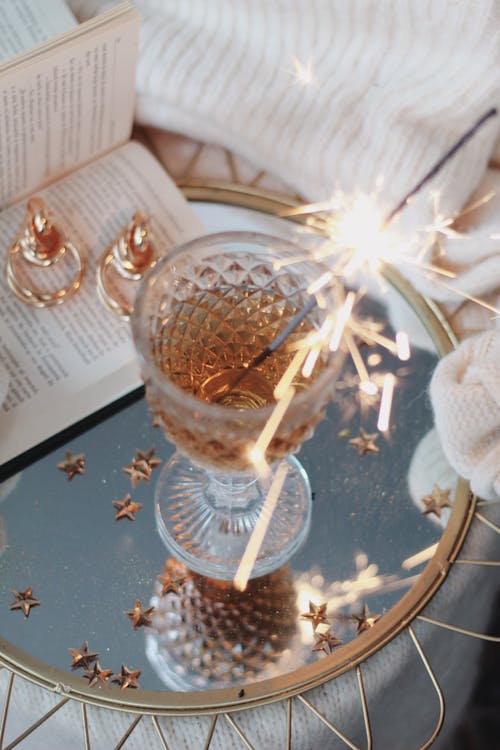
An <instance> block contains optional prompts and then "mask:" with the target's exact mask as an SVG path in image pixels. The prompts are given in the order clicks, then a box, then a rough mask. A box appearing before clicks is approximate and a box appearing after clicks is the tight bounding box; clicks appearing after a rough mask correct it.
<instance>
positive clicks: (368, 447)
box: [349, 427, 380, 456]
mask: <svg viewBox="0 0 500 750" xmlns="http://www.w3.org/2000/svg"><path fill="white" fill-rule="evenodd" d="M377 438H378V432H365V430H364V429H363V428H362V427H360V428H359V437H357V438H352V439H351V440H349V445H352V446H354V447H355V448H357V449H358V456H364V455H365V453H378V452H379V450H380V449H379V448H378V446H376V445H375V440H376V439H377Z"/></svg>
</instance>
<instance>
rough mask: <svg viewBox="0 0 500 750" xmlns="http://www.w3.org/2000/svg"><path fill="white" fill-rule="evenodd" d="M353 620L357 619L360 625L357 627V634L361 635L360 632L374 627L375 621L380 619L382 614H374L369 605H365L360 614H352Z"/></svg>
mask: <svg viewBox="0 0 500 750" xmlns="http://www.w3.org/2000/svg"><path fill="white" fill-rule="evenodd" d="M351 617H352V619H353V620H356V622H357V623H358V626H357V628H356V635H359V634H360V633H363V631H365V630H370V628H373V626H374V625H375V623H376V622H377V621H378V620H380V615H372V613H371V612H370V610H369V609H368V605H367V604H364V605H363V611H362V612H361V614H359V615H351Z"/></svg>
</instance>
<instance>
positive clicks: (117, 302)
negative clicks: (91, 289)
mask: <svg viewBox="0 0 500 750" xmlns="http://www.w3.org/2000/svg"><path fill="white" fill-rule="evenodd" d="M156 260H157V255H156V250H155V247H154V242H153V236H152V231H151V227H150V225H149V218H148V217H147V216H146V215H145V214H143V213H142V212H140V211H138V212H137V213H135V214H134V216H133V218H132V220H131V221H130V222H129V223H128V224H127V225H126V226H125V227H124V228H123V229H122V230H121V231H120V232H119V233H118V234H117V235H116V237H115V238H114V240H113V241H112V242H110V244H109V245H108V246H107V247H106V249H105V250H104V252H103V253H102V255H101V256H100V258H99V260H98V262H97V290H98V292H99V295H100V297H101V299H102V300H103V302H104V303H105V304H106V305H107V306H108V307H109V308H110V309H111V310H113V312H116V313H118V315H121V316H122V318H125V319H126V320H128V319H129V317H130V315H131V313H132V310H133V309H134V306H133V304H132V303H131V302H129V301H127V300H126V299H125V298H123V296H122V295H121V290H120V288H119V284H116V282H117V281H120V280H125V281H128V282H130V281H132V282H134V281H140V280H141V279H142V278H143V276H144V274H145V273H146V271H148V270H149V269H150V268H152V267H153V266H154V264H155V263H156ZM113 276H114V278H113ZM120 297H122V298H120Z"/></svg>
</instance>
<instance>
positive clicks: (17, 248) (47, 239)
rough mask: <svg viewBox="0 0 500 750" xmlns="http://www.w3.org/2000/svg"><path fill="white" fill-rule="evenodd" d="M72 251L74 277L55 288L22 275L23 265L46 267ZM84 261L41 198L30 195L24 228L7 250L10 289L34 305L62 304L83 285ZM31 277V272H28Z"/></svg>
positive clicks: (33, 267)
mask: <svg viewBox="0 0 500 750" xmlns="http://www.w3.org/2000/svg"><path fill="white" fill-rule="evenodd" d="M68 253H69V254H70V255H71V257H72V259H73V261H74V262H75V263H76V271H75V273H74V275H73V277H72V279H71V281H70V282H69V283H68V284H67V285H66V286H63V287H61V288H59V289H56V291H54V292H45V291H42V290H40V289H38V288H37V287H36V285H35V284H34V282H33V283H31V282H30V281H29V280H28V281H24V282H23V281H22V280H21V278H20V277H19V272H20V270H21V265H23V264H24V265H25V270H29V269H30V266H31V269H32V270H34V269H35V268H38V269H44V268H50V267H51V266H54V265H55V264H56V263H60V262H61V261H62V260H63V258H64V257H65V256H66V255H67V254H68ZM84 272H85V262H84V260H83V258H82V256H81V255H80V252H79V251H78V249H77V248H76V247H75V245H74V244H73V243H72V242H69V241H68V240H67V239H66V237H65V236H64V233H63V232H62V231H61V230H60V229H59V228H58V226H57V224H56V223H55V222H54V220H53V217H52V215H51V213H50V212H49V211H48V210H47V207H46V205H45V203H44V201H43V200H42V199H41V198H38V197H35V198H30V200H29V201H28V203H27V211H26V216H25V218H24V222H23V225H22V227H21V231H20V232H19V235H18V237H17V238H16V240H15V241H14V243H13V244H12V245H11V246H10V248H9V250H8V252H7V260H6V265H5V277H6V279H7V283H8V285H9V288H10V289H11V291H12V292H13V293H14V294H15V295H16V297H18V298H19V299H20V300H22V301H23V302H25V303H26V304H28V305H33V306H34V307H52V306H53V305H61V304H62V303H63V302H65V301H66V300H67V299H69V298H70V297H71V296H72V295H73V294H75V292H77V291H78V289H79V288H80V286H81V283H82V279H83V274H84ZM28 279H29V274H28Z"/></svg>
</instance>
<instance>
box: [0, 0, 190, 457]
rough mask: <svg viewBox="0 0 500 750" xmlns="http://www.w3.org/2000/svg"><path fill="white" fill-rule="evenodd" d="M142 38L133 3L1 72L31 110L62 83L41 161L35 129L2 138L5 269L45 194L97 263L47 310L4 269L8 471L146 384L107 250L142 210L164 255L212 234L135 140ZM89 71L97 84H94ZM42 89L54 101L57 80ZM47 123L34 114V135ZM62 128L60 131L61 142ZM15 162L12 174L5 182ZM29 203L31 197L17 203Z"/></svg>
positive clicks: (2, 419) (1, 419) (3, 416)
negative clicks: (34, 90)
mask: <svg viewBox="0 0 500 750" xmlns="http://www.w3.org/2000/svg"><path fill="white" fill-rule="evenodd" d="M82 26H85V24H84V25H82ZM137 33H138V22H137V16H136V13H135V11H133V10H131V9H130V7H129V6H128V5H127V4H126V5H124V6H120V7H119V8H118V11H115V12H114V13H110V14H105V15H104V16H103V17H102V18H101V19H100V22H95V23H93V24H92V25H91V27H90V29H89V28H88V27H87V28H86V29H82V27H76V28H74V29H73V30H71V31H69V32H67V33H66V34H64V35H63V36H62V37H60V38H59V42H58V43H57V44H56V42H55V41H54V42H47V43H44V44H42V45H41V46H40V47H39V48H38V50H39V51H38V52H37V51H36V50H32V51H30V52H29V53H26V54H24V55H20V56H18V57H17V58H14V59H13V60H12V61H10V63H9V64H8V65H6V66H4V67H1V68H0V95H1V91H3V92H5V91H6V90H7V92H10V91H11V90H14V89H15V90H17V91H18V97H22V96H24V97H25V105H26V106H28V102H29V101H30V98H29V97H30V94H29V93H28V92H29V91H30V90H31V89H30V87H31V86H32V85H35V87H36V85H37V84H36V81H37V80H38V78H39V77H41V79H42V80H43V81H45V82H47V80H49V79H50V80H52V81H54V80H55V79H54V75H55V74H54V66H56V67H57V69H58V74H57V75H58V76H59V89H58V94H57V96H58V97H59V99H58V107H57V114H58V115H60V117H59V119H57V118H56V117H55V116H54V115H53V114H52V115H50V116H49V115H48V114H47V111H48V110H47V109H45V108H44V107H45V104H47V102H46V101H45V100H44V107H42V110H41V112H40V116H43V117H45V118H46V119H44V120H43V122H42V123H40V125H41V132H40V133H37V134H36V137H37V138H39V139H40V142H41V143H43V144H44V145H43V146H42V147H40V145H39V149H41V150H37V151H36V152H35V153H34V154H31V153H30V150H29V149H30V128H31V126H32V125H31V124H30V123H28V122H27V121H24V120H20V122H23V123H24V125H25V131H23V133H22V134H21V135H20V134H19V130H18V131H16V132H17V133H18V140H19V138H20V139H21V140H22V138H24V137H25V138H26V143H24V145H22V146H21V145H19V144H18V148H17V150H16V148H15V147H14V143H13V141H12V139H11V140H10V142H6V141H5V138H3V135H4V134H3V135H2V133H1V131H0V153H1V154H2V159H3V162H2V161H0V170H1V175H2V180H0V182H1V183H3V184H2V186H1V189H2V190H3V194H2V201H3V202H4V203H5V202H6V201H9V202H11V205H9V206H8V207H6V208H4V209H3V210H2V211H0V256H1V260H2V263H3V264H4V263H5V257H6V253H7V251H8V249H9V247H10V245H11V243H12V241H13V240H14V239H15V238H16V235H17V233H18V232H19V229H20V226H21V224H22V221H23V218H24V215H25V212H26V196H28V195H29V196H31V195H35V194H36V195H38V196H40V197H41V198H42V199H43V200H44V201H45V202H46V204H47V206H48V208H49V209H51V210H52V212H53V213H54V216H55V217H57V218H58V219H60V222H61V225H62V226H63V227H64V228H66V229H67V231H68V232H69V233H70V239H71V240H72V241H73V243H74V244H75V245H76V246H78V247H79V248H80V249H81V250H82V252H83V254H84V255H85V257H86V261H87V271H86V275H85V277H84V280H83V284H82V286H81V288H80V289H79V291H78V293H77V294H76V295H75V296H74V297H72V298H71V299H70V300H68V301H67V302H65V303H64V304H63V305H60V306H57V307H52V308H45V309H37V308H34V307H31V306H29V305H26V304H24V303H23V302H22V301H20V300H18V299H17V297H15V296H14V295H13V294H12V292H11V291H10V289H9V288H8V286H7V283H6V281H5V276H4V273H3V269H2V274H1V276H0V361H1V362H2V364H3V366H4V367H5V368H6V370H7V372H8V376H9V389H8V393H7V397H6V399H5V400H4V402H3V404H2V405H1V406H0V469H2V468H3V469H5V468H6V467H5V464H6V463H7V462H9V461H11V460H12V459H14V458H15V457H17V456H19V455H20V454H21V453H24V452H25V451H27V450H28V449H30V448H32V447H34V446H36V445H38V444H39V443H41V442H42V441H44V440H45V439H47V438H48V437H50V436H52V435H55V434H56V433H58V432H60V431H62V430H64V429H65V428H67V427H69V426H71V425H73V424H74V423H76V422H78V421H80V420H81V419H83V418H85V417H87V416H88V415H89V414H92V413H94V412H96V411H97V410H99V409H101V408H102V407H104V406H106V405H107V404H109V403H111V402H113V401H115V400H117V399H119V398H120V397H122V396H124V395H125V394H127V393H128V392H130V391H131V390H133V389H134V388H137V387H138V386H139V385H140V382H141V381H140V376H139V371H138V367H137V364H136V358H135V351H134V347H133V344H132V341H131V335H130V331H129V326H128V323H126V322H125V321H123V320H122V319H121V318H119V317H118V316H117V315H115V314H114V313H113V312H111V311H109V310H108V308H107V307H105V305H104V304H103V303H102V302H101V301H100V300H99V298H98V295H97V289H96V283H95V279H96V260H97V258H98V257H99V255H100V254H101V252H102V251H103V249H104V248H105V247H106V245H107V244H108V243H109V242H110V241H111V240H112V239H113V238H114V237H115V236H116V234H117V233H118V232H119V231H120V230H121V229H122V228H123V227H124V226H125V224H126V223H127V222H128V221H130V219H131V218H132V215H133V214H134V213H135V212H136V211H138V210H140V211H144V212H146V213H147V214H149V215H150V217H151V222H152V225H153V230H154V232H155V238H156V241H157V245H158V248H157V249H158V251H159V252H160V253H164V252H167V251H168V249H169V248H170V247H172V246H173V245H174V244H178V243H179V242H184V241H186V240H188V239H191V238H192V237H194V236H196V235H199V234H201V233H203V227H202V226H201V225H200V223H199V221H198V219H197V218H196V216H195V215H194V213H193V211H192V210H191V208H190V207H189V205H188V203H187V202H186V200H185V199H184V197H183V196H182V194H181V193H180V192H179V191H178V189H177V188H176V186H175V185H174V184H173V182H172V181H171V180H170V178H169V177H168V175H167V174H166V173H165V172H164V170H163V168H162V167H161V166H160V164H159V163H158V162H157V161H156V160H155V158H154V157H153V156H152V155H151V154H150V153H149V151H147V149H145V148H144V147H143V146H142V145H140V144H138V143H136V142H130V141H128V138H129V136H130V130H131V126H132V115H133V101H134V95H133V94H134V92H133V89H134V62H135V50H136V48H137ZM16 59H17V63H16ZM104 63H105V64H104ZM71 70H73V71H74V75H75V77H72V73H71ZM88 70H90V72H89V73H88V75H90V81H86V82H85V80H84V79H85V76H86V71H88ZM78 71H80V72H78ZM63 76H66V83H65V84H63ZM5 81H7V83H5ZM16 82H17V83H16ZM87 85H88V86H90V88H87ZM52 86H55V84H54V83H53V84H52ZM42 88H43V89H44V90H46V91H47V90H48V91H49V92H50V91H52V95H55V93H54V91H55V89H54V88H52V89H51V86H50V85H48V84H47V83H45V84H42ZM22 91H24V94H22ZM63 92H64V93H63ZM3 95H4V96H5V93H4V94H3ZM7 95H8V96H12V95H11V94H10V93H8V94H7ZM10 101H11V103H12V99H11V100H10ZM20 101H21V99H20V98H19V99H18V107H19V106H20ZM35 102H36V98H35ZM48 102H49V103H48V104H47V107H48V108H49V109H50V108H51V107H52V106H55V105H53V103H51V102H52V100H51V99H50V98H49V100H48ZM64 102H65V103H66V104H64ZM12 106H13V105H12ZM36 106H38V105H35V109H36ZM63 106H66V107H67V111H66V115H65V116H64V117H63V116H62V112H61V109H62V107H63ZM78 108H80V109H78ZM77 112H80V114H79V115H77ZM43 113H45V114H43ZM18 117H20V115H18ZM37 117H38V115H37V114H36V111H35V113H34V121H33V123H32V124H33V126H34V127H35V128H36V127H37ZM2 120H3V116H2ZM12 127H13V126H12ZM52 128H54V129H55V130H56V131H57V128H59V131H58V132H59V135H58V136H57V137H56V136H55V135H54V132H53V131H52ZM63 140H65V144H66V145H65V146H64V147H63V144H62V141H63ZM127 141H128V142H127ZM9 144H10V145H9ZM22 149H25V150H26V152H27V155H26V156H25V157H24V156H23V155H22V154H24V153H25V151H23V150H22ZM103 152H104V153H103ZM101 153H102V154H103V155H99V154H101ZM6 154H7V157H6ZM6 158H7V163H9V164H10V172H9V175H10V177H8V179H7V181H6V183H5V182H4V180H5V174H6V173H5V172H4V168H5V164H6V161H5V160H6ZM23 158H26V165H25V166H23ZM81 164H83V166H81ZM2 165H3V166H2ZM60 174H64V175H65V176H63V177H60V176H59V175H60ZM35 176H36V179H35ZM42 185H44V187H43V188H42V187H41V186H42ZM19 195H23V196H25V197H24V198H23V199H22V200H16V201H15V202H14V203H13V204H12V198H14V197H16V198H17V197H18V196H19Z"/></svg>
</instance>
